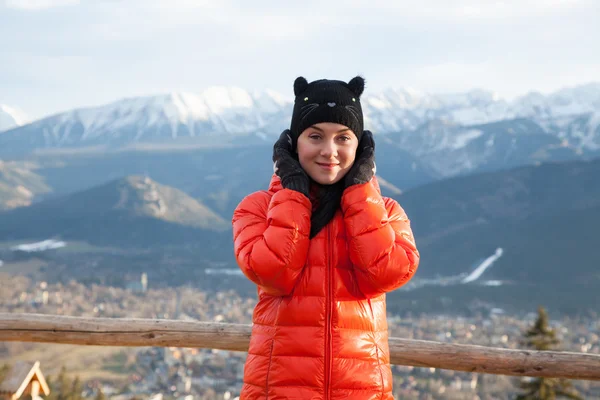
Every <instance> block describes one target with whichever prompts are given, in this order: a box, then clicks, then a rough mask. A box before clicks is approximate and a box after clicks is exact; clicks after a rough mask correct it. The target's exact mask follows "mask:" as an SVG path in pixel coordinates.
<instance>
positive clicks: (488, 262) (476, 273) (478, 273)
mask: <svg viewBox="0 0 600 400" xmlns="http://www.w3.org/2000/svg"><path fill="white" fill-rule="evenodd" d="M502 253H503V250H502V248H497V249H496V251H495V252H494V254H493V255H491V256H489V257H488V258H486V259H485V260H483V262H482V263H481V264H479V266H478V267H477V268H475V270H474V271H473V272H471V273H470V274H469V275H468V276H467V277H466V278H464V279H463V280H462V282H461V283H469V282H473V281H476V280H477V279H479V278H480V277H481V275H483V273H484V272H485V270H486V269H488V268H489V267H491V266H492V265H493V264H494V262H495V261H496V260H498V259H499V258H500V257H502Z"/></svg>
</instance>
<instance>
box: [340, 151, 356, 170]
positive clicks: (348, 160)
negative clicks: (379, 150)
mask: <svg viewBox="0 0 600 400" xmlns="http://www.w3.org/2000/svg"><path fill="white" fill-rule="evenodd" d="M339 154H340V155H341V156H342V157H343V160H342V161H343V163H344V166H346V167H351V166H352V164H354V160H355V159H356V149H355V148H344V149H343V150H342V151H340V153H339Z"/></svg>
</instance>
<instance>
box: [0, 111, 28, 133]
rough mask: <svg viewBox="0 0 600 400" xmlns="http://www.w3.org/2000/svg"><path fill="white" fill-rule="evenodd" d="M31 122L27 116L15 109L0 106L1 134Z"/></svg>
mask: <svg viewBox="0 0 600 400" xmlns="http://www.w3.org/2000/svg"><path fill="white" fill-rule="evenodd" d="M27 122H29V118H28V117H27V115H26V114H25V113H24V112H23V111H21V110H19V109H18V108H15V107H9V106H7V105H4V104H0V132H3V131H6V130H8V129H11V128H14V127H17V126H21V125H24V124H26V123H27Z"/></svg>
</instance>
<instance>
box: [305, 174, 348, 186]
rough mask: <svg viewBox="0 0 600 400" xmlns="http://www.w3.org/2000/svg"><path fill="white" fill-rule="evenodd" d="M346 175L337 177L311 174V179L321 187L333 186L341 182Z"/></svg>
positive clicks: (337, 175)
mask: <svg viewBox="0 0 600 400" xmlns="http://www.w3.org/2000/svg"><path fill="white" fill-rule="evenodd" d="M344 175H345V174H335V175H324V174H314V175H313V174H311V178H312V179H313V181H315V182H317V183H318V184H321V185H333V184H334V183H337V182H339V181H341V180H342V179H343V178H344Z"/></svg>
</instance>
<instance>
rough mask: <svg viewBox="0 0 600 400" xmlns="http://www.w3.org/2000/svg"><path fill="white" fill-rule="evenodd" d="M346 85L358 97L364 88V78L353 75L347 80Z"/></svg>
mask: <svg viewBox="0 0 600 400" xmlns="http://www.w3.org/2000/svg"><path fill="white" fill-rule="evenodd" d="M348 87H349V88H350V90H352V92H353V93H354V94H355V95H356V96H357V97H360V95H361V94H362V93H363V91H364V90H365V78H363V77H362V76H355V77H354V78H352V79H351V80H350V82H348Z"/></svg>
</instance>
